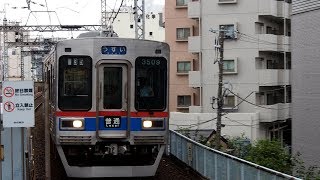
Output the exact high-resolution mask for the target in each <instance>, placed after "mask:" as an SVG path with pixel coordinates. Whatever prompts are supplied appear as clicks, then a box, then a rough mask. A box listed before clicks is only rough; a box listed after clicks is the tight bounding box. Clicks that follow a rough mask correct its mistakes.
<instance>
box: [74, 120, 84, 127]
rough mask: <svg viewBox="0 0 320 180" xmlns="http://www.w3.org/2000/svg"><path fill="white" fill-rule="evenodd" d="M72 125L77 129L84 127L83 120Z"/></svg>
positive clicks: (75, 121)
mask: <svg viewBox="0 0 320 180" xmlns="http://www.w3.org/2000/svg"><path fill="white" fill-rule="evenodd" d="M72 124H73V127H75V128H81V127H82V126H83V123H82V121H81V120H74V121H73V123H72Z"/></svg>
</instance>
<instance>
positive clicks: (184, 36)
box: [177, 28, 190, 40]
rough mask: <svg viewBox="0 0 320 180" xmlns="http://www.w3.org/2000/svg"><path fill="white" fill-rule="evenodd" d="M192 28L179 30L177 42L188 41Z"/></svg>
mask: <svg viewBox="0 0 320 180" xmlns="http://www.w3.org/2000/svg"><path fill="white" fill-rule="evenodd" d="M189 36H190V28H177V40H188V37H189Z"/></svg>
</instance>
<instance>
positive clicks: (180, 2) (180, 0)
mask: <svg viewBox="0 0 320 180" xmlns="http://www.w3.org/2000/svg"><path fill="white" fill-rule="evenodd" d="M187 5H188V0H176V6H187Z"/></svg>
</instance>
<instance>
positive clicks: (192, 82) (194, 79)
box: [189, 71, 201, 87]
mask: <svg viewBox="0 0 320 180" xmlns="http://www.w3.org/2000/svg"><path fill="white" fill-rule="evenodd" d="M200 76H201V75H200V71H189V87H201V77H200Z"/></svg>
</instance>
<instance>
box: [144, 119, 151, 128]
mask: <svg viewBox="0 0 320 180" xmlns="http://www.w3.org/2000/svg"><path fill="white" fill-rule="evenodd" d="M143 127H144V128H151V127H152V121H150V120H146V121H143Z"/></svg>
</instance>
